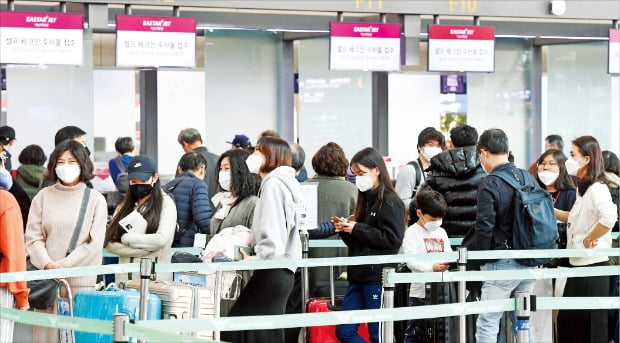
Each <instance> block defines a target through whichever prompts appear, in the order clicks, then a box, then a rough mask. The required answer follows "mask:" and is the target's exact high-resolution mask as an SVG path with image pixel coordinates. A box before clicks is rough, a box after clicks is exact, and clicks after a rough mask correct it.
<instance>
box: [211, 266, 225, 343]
mask: <svg viewBox="0 0 620 343" xmlns="http://www.w3.org/2000/svg"><path fill="white" fill-rule="evenodd" d="M223 285H224V272H222V271H221V270H218V271H216V272H215V292H214V295H213V298H214V300H215V318H219V317H220V313H221V311H222V306H221V303H222V286H223ZM213 339H214V340H216V341H219V340H220V331H217V330H216V331H214V332H213Z"/></svg>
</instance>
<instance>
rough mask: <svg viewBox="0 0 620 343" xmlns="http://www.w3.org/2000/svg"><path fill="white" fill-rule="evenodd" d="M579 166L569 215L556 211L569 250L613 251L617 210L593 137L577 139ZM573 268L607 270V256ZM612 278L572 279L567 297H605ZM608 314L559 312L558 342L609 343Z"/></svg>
mask: <svg viewBox="0 0 620 343" xmlns="http://www.w3.org/2000/svg"><path fill="white" fill-rule="evenodd" d="M570 155H571V158H573V159H575V160H576V161H577V163H578V164H579V170H578V171H577V177H578V178H579V182H578V183H577V199H576V200H575V204H574V205H573V207H572V208H571V210H570V212H567V211H561V210H558V209H556V210H555V212H556V216H557V218H558V219H559V220H561V221H563V222H567V224H568V226H567V238H568V243H567V249H598V248H603V249H604V248H611V227H612V226H613V225H614V223H615V222H616V220H617V219H618V209H617V207H616V205H615V204H614V203H613V201H612V199H611V195H610V193H609V188H607V185H606V181H607V180H606V178H605V169H604V162H603V155H602V153H601V149H600V147H599V144H598V141H597V140H596V138H594V137H592V136H582V137H578V138H576V139H575V140H574V141H573V145H572V147H571V150H570ZM569 261H570V265H571V266H572V267H581V266H607V265H609V259H608V257H607V256H594V257H571V258H569ZM608 295H609V277H608V276H592V277H584V278H569V279H568V280H567V282H566V287H565V288H564V297H606V296H608ZM607 324H608V323H607V310H560V312H559V314H558V341H559V342H607Z"/></svg>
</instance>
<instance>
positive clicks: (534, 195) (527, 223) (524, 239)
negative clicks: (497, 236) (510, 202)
mask: <svg viewBox="0 0 620 343" xmlns="http://www.w3.org/2000/svg"><path fill="white" fill-rule="evenodd" d="M518 174H520V175H518ZM490 175H495V176H497V177H499V178H501V179H502V180H504V181H506V183H508V184H509V185H510V186H511V187H512V188H514V189H515V195H514V220H513V224H512V237H511V238H512V244H511V245H510V247H511V248H512V249H516V250H529V249H557V248H558V243H557V242H558V239H559V234H558V227H557V224H556V223H557V219H556V217H555V211H554V209H553V198H552V197H551V194H550V193H549V192H547V191H546V190H544V189H542V188H541V187H540V186H539V185H538V182H536V180H534V177H532V176H531V175H530V174H529V173H528V172H526V171H523V170H521V169H517V168H513V169H511V170H510V171H494V172H493V173H491V174H490ZM509 240H510V239H509ZM549 261H551V259H550V258H529V259H517V262H518V263H519V264H521V265H524V266H530V267H531V266H539V265H543V264H545V263H548V262H549Z"/></svg>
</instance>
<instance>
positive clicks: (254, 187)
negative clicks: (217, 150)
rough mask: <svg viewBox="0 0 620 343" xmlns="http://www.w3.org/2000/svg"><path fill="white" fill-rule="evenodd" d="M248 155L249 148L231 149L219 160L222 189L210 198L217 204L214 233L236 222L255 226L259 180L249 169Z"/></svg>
mask: <svg viewBox="0 0 620 343" xmlns="http://www.w3.org/2000/svg"><path fill="white" fill-rule="evenodd" d="M248 156H250V154H249V153H248V152H247V150H243V149H235V150H228V151H226V152H224V153H223V154H222V155H221V156H220V158H219V159H218V161H217V165H216V169H215V170H217V171H219V172H218V174H217V175H216V180H217V182H218V191H219V192H218V193H216V194H215V195H214V196H213V197H212V198H211V201H212V202H213V205H214V206H215V209H214V211H213V218H212V219H211V234H216V233H218V232H219V231H220V230H221V229H223V228H227V227H233V226H237V225H243V226H245V227H248V228H250V227H252V219H253V218H254V208H255V207H256V201H257V200H258V197H257V196H256V195H257V194H258V188H259V187H260V180H259V179H258V176H257V175H256V174H252V173H250V171H249V170H248V166H247V164H246V163H245V162H246V160H247V158H248ZM259 167H260V166H259Z"/></svg>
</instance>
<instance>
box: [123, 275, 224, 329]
mask: <svg viewBox="0 0 620 343" xmlns="http://www.w3.org/2000/svg"><path fill="white" fill-rule="evenodd" d="M126 287H127V288H128V289H140V281H137V280H132V281H128V282H127V284H126ZM149 292H150V293H151V294H155V295H157V296H158V297H159V298H160V299H161V303H162V317H163V319H189V318H216V317H218V315H217V313H216V306H215V294H214V289H213V288H206V287H197V286H193V285H187V284H176V283H170V282H160V281H155V282H151V283H150V284H149ZM191 335H192V336H193V335H196V334H194V333H192V334H191ZM197 335H198V336H199V337H202V338H207V339H213V331H201V332H198V333H197Z"/></svg>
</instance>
